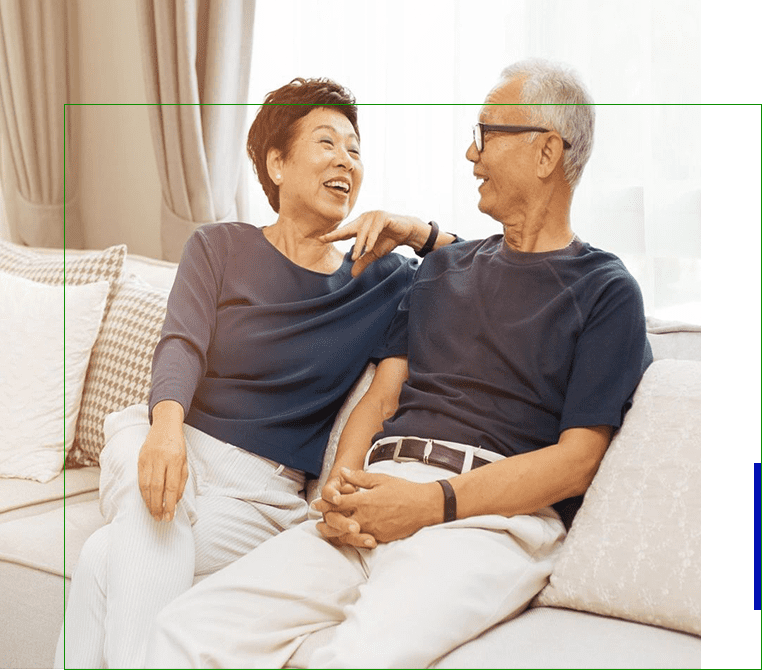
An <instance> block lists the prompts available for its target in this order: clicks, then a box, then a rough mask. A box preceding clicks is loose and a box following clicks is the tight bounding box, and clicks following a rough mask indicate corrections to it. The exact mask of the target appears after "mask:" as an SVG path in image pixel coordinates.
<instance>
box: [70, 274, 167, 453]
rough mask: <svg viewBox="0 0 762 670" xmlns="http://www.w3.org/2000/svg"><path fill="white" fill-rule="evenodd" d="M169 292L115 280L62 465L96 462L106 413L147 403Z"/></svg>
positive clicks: (131, 279) (133, 279) (135, 279)
mask: <svg viewBox="0 0 762 670" xmlns="http://www.w3.org/2000/svg"><path fill="white" fill-rule="evenodd" d="M168 297H169V291H168V290H167V289H160V288H154V287H152V286H149V285H148V284H146V283H145V282H144V281H142V280H141V279H140V278H138V277H135V276H130V277H128V278H126V279H125V280H124V281H122V282H120V283H119V284H118V285H117V287H116V295H115V296H114V299H113V301H112V303H111V308H110V309H109V311H108V313H107V314H106V317H105V319H104V320H103V326H102V328H101V333H100V335H99V336H98V340H97V341H96V343H95V346H94V347H93V352H92V355H91V357H90V367H89V368H88V371H87V377H86V379H85V388H84V391H83V393H82V404H81V406H80V412H79V422H78V423H77V436H76V439H75V441H74V446H73V447H72V449H71V452H70V453H69V457H68V458H67V461H66V464H67V466H74V465H98V459H99V456H100V452H101V449H103V447H104V436H103V420H104V419H105V418H106V415H107V414H110V413H111V412H117V411H119V410H121V409H124V408H125V407H129V406H130V405H134V404H136V403H147V402H148V392H149V390H150V388H151V361H152V359H153V350H154V349H155V348H156V344H157V342H158V341H159V336H160V335H161V328H162V325H163V324H164V317H165V315H166V313H167V298H168Z"/></svg>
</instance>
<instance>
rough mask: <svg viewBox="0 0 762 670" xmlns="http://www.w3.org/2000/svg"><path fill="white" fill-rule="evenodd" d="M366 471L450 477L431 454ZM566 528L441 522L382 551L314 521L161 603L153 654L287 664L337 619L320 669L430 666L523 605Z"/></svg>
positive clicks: (167, 659)
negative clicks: (348, 542) (340, 538)
mask: <svg viewBox="0 0 762 670" xmlns="http://www.w3.org/2000/svg"><path fill="white" fill-rule="evenodd" d="M369 470H370V471H373V472H384V473H386V474H391V475H392V476H398V477H405V478H407V479H411V480H414V481H433V480H435V479H441V478H443V477H449V476H451V473H449V472H446V471H443V470H441V469H439V468H435V467H432V466H428V465H423V464H422V463H392V462H383V463H377V464H374V465H373V466H371V467H370V468H369ZM564 536H565V530H564V527H563V524H562V523H561V521H560V519H559V518H558V515H557V514H556V513H555V512H554V511H553V510H552V509H545V510H541V511H540V512H538V513H536V514H533V515H521V516H515V517H511V518H505V517H500V516H496V515H490V516H483V517H475V518H472V519H467V520H461V521H455V522H452V523H449V524H441V525H438V526H433V527H430V528H426V529H423V530H421V531H419V532H418V533H416V534H415V535H413V536H411V537H410V538H405V539H403V540H399V541H397V542H392V543H389V544H384V545H379V547H377V548H376V549H374V550H363V549H353V548H347V547H345V548H342V549H336V548H335V547H333V546H332V545H331V544H329V543H328V542H326V541H325V540H323V539H322V538H321V536H320V535H319V533H318V532H317V530H316V529H315V524H314V522H307V523H306V524H302V526H300V527H299V528H297V529H294V530H291V531H289V532H286V533H283V534H282V535H280V536H278V537H277V538H274V539H273V540H270V541H268V542H267V543H265V544H264V545H262V546H261V547H259V548H258V549H257V550H256V551H254V552H252V553H251V554H249V555H248V556H245V557H244V558H242V559H240V560H239V561H237V562H236V563H234V564H233V565H231V566H229V567H228V568H226V569H225V570H222V571H220V572H218V573H217V574H216V575H214V576H212V577H210V578H209V579H207V580H206V581H205V582H203V583H202V584H199V585H197V586H195V587H194V588H193V589H191V590H190V591H188V592H187V593H186V594H184V595H183V596H182V597H180V598H179V599H178V600H176V601H174V602H173V603H172V604H171V605H170V606H169V607H168V608H166V609H165V610H164V611H162V613H161V614H160V615H159V618H158V621H157V629H156V631H155V633H154V635H153V637H152V639H151V642H150V643H149V649H148V656H147V662H148V665H149V666H150V667H158V668H174V667H178V668H180V667H281V666H282V665H283V664H284V663H285V662H286V661H287V660H288V659H289V658H290V656H291V654H292V653H293V652H294V651H295V650H296V648H297V647H298V646H299V644H300V643H301V641H302V640H303V638H304V636H305V635H307V634H308V633H310V632H314V631H316V630H319V629H320V628H323V627H325V626H329V625H334V624H337V623H338V624H339V625H338V628H337V632H336V636H335V638H334V640H333V641H332V643H331V644H329V645H328V646H327V647H325V648H323V649H321V650H318V651H317V652H316V653H315V654H314V655H313V658H312V659H311V662H310V666H311V667H355V668H358V667H426V666H428V665H429V664H430V663H432V662H433V661H434V660H436V659H437V658H438V657H439V656H441V655H443V654H445V653H447V652H448V651H449V650H451V649H453V648H454V647H455V646H457V645H458V644H461V643H463V642H465V641H467V640H469V639H471V638H473V637H475V636H477V635H478V634H480V633H481V632H482V631H484V630H486V629H487V628H488V627H490V626H491V625H493V624H495V623H497V622H499V621H501V620H503V619H505V618H507V617H509V616H511V615H515V614H517V613H518V612H520V611H521V610H522V609H523V608H524V607H526V605H527V604H528V603H529V601H530V600H531V599H532V597H533V596H534V595H535V594H536V593H537V592H539V591H540V589H542V587H543V586H544V585H545V584H546V582H547V578H548V575H549V574H550V572H551V570H552V564H553V559H554V555H555V553H556V552H557V550H558V548H559V547H560V545H561V541H562V540H563V538H564Z"/></svg>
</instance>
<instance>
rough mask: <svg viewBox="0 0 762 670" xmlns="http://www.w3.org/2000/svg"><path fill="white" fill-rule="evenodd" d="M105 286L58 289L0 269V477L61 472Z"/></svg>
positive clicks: (39, 478)
mask: <svg viewBox="0 0 762 670" xmlns="http://www.w3.org/2000/svg"><path fill="white" fill-rule="evenodd" d="M64 291H65V293H64ZM108 292H109V283H108V282H107V281H99V282H95V283H93V284H84V285H80V286H65V287H64V286H54V285H48V284H41V283H37V282H34V281H31V280H29V279H24V278H23V277H17V276H14V275H11V274H7V273H4V272H0V312H1V313H2V320H0V374H2V376H3V377H2V379H1V380H0V426H2V427H3V433H2V439H0V476H1V477H21V478H24V479H34V480H37V481H40V482H46V481H50V480H51V479H53V478H54V477H55V476H56V475H57V474H58V473H59V472H60V471H61V468H62V467H63V463H64V458H65V451H66V450H67V449H68V448H69V447H71V445H72V442H73V441H74V429H75V426H76V423H77V415H78V414H79V402H80V397H81V395H82V386H83V384H84V381H85V373H86V372H87V364H88V361H89V360H90V351H91V349H92V347H93V343H94V342H95V338H96V337H97V335H98V329H99V328H100V324H101V318H102V317H103V311H104V309H105V307H106V297H107V295H108ZM64 296H65V310H66V328H65V332H64ZM64 351H65V358H64ZM64 361H65V362H64Z"/></svg>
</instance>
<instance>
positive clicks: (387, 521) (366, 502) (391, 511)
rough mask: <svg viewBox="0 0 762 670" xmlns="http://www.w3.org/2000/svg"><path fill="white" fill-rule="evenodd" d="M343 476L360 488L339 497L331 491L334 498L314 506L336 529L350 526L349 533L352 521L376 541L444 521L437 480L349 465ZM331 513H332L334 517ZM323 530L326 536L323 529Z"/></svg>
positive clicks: (391, 538) (404, 535)
mask: <svg viewBox="0 0 762 670" xmlns="http://www.w3.org/2000/svg"><path fill="white" fill-rule="evenodd" d="M341 479H342V482H343V483H344V485H346V484H350V485H352V486H354V487H356V489H357V490H356V491H355V492H354V493H341V494H340V495H339V496H338V497H336V496H335V495H334V494H333V492H328V495H329V496H333V497H332V498H329V499H328V500H326V499H323V500H321V501H319V502H318V503H316V504H315V505H314V506H315V508H316V509H318V510H319V511H321V512H323V514H324V518H325V523H326V525H329V526H331V527H332V528H334V529H336V530H339V529H344V528H346V529H347V532H346V533H345V534H349V529H350V528H351V527H352V524H353V523H356V524H357V527H358V528H359V529H362V532H363V533H365V534H369V535H370V536H372V537H373V538H374V539H375V540H376V542H392V541H394V540H399V539H401V538H403V537H408V536H410V535H412V534H413V533H415V532H416V531H418V530H420V529H421V528H423V527H424V526H430V525H433V524H435V523H440V522H441V521H442V517H443V509H444V506H443V501H444V494H443V493H442V489H441V487H440V486H439V484H437V483H436V482H430V483H426V484H417V483H414V482H409V481H407V480H406V479H400V478H398V477H390V476H388V475H382V474H371V473H368V472H364V471H362V470H351V471H350V470H347V469H346V468H342V470H341ZM328 513H331V518H330V520H329V518H328ZM335 514H340V515H342V516H343V517H344V520H343V521H342V520H339V519H337V518H336V517H335V516H333V515H335ZM337 527H338V528H337ZM321 532H322V533H323V534H324V535H325V532H324V531H323V529H321ZM355 546H358V545H355Z"/></svg>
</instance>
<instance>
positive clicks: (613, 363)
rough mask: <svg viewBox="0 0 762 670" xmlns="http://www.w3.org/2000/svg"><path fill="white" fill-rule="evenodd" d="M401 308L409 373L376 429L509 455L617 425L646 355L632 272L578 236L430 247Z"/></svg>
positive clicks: (647, 360)
mask: <svg viewBox="0 0 762 670" xmlns="http://www.w3.org/2000/svg"><path fill="white" fill-rule="evenodd" d="M408 319H409V325H408V338H409V345H408V366H409V373H410V376H409V379H408V381H407V382H406V383H405V384H404V386H403V389H402V393H401V395H400V403H399V408H398V410H397V412H396V414H395V415H394V416H393V417H392V418H391V419H390V420H388V421H386V422H384V425H383V435H384V436H408V435H410V436H419V437H423V438H434V439H441V440H449V441H454V442H461V443H464V444H470V445H473V446H480V447H484V448H485V449H490V450H492V451H495V452H498V453H500V454H503V455H505V456H512V455H514V454H520V453H524V452H528V451H532V450H536V449H540V448H542V447H546V446H548V445H551V444H555V443H557V442H558V439H559V436H560V434H561V432H562V431H563V430H565V429H567V428H573V427H586V426H597V425H608V426H613V427H614V428H618V427H619V426H620V425H621V423H622V419H623V417H624V413H625V411H626V410H627V409H628V407H629V404H630V402H631V397H632V394H633V393H634V391H635V388H636V386H637V384H638V382H639V381H640V378H641V376H642V374H643V372H644V371H645V369H646V367H648V365H649V364H650V363H651V360H652V356H651V350H650V346H649V344H648V340H647V339H646V327H645V316H644V311H643V301H642V296H641V293H640V289H639V287H638V284H637V282H636V281H635V279H634V278H633V277H632V276H631V275H630V274H629V272H628V271H627V270H626V269H625V267H624V265H623V264H622V262H621V261H620V260H619V259H618V258H617V257H616V256H614V255H613V254H610V253H607V252H604V251H601V250H599V249H595V248H593V247H591V246H590V245H588V244H586V243H583V242H581V241H579V240H575V241H574V242H572V244H571V245H570V246H569V247H567V248H566V249H562V250H559V251H552V252H547V253H521V252H516V251H513V250H512V249H510V247H508V246H507V245H506V244H505V241H504V239H503V237H502V236H501V235H496V236H493V237H490V238H487V239H485V240H478V241H473V242H464V243H462V244H458V245H452V246H449V247H444V248H442V249H439V250H437V251H435V252H433V253H431V254H429V255H428V256H427V257H426V259H425V261H424V262H423V263H422V264H421V267H420V268H419V270H418V273H417V275H416V279H415V281H414V283H413V287H412V289H411V290H410V292H409V293H408V296H407V297H406V298H405V300H404V301H403V303H402V304H401V305H400V320H401V321H405V320H408ZM377 437H378V436H377Z"/></svg>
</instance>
